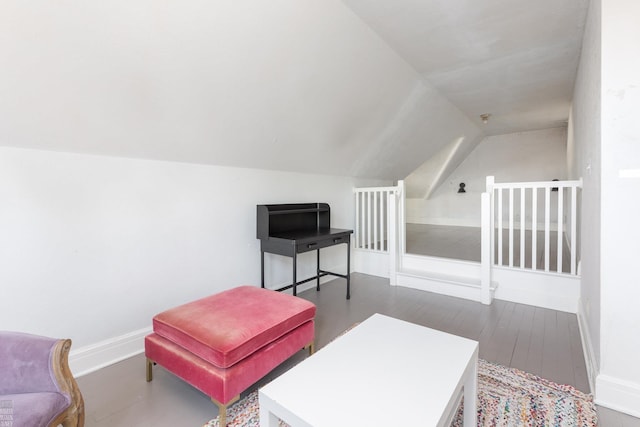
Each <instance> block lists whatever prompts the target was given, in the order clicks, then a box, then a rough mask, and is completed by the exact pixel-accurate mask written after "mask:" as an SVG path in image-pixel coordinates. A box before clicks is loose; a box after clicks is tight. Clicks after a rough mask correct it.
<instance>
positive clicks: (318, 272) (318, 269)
mask: <svg viewBox="0 0 640 427" xmlns="http://www.w3.org/2000/svg"><path fill="white" fill-rule="evenodd" d="M316 252H317V253H318V262H317V264H316V274H317V275H318V283H317V284H316V291H319V290H320V249H317V250H316Z"/></svg>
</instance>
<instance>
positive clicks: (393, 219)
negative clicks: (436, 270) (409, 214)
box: [387, 191, 398, 286]
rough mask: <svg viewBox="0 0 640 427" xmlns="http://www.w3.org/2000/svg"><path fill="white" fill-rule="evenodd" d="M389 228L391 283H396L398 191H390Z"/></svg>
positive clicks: (393, 284)
mask: <svg viewBox="0 0 640 427" xmlns="http://www.w3.org/2000/svg"><path fill="white" fill-rule="evenodd" d="M388 221H389V222H388V223H387V230H388V231H389V234H388V237H389V243H388V244H389V284H390V285H391V286H395V285H396V273H397V270H398V193H397V192H395V191H394V192H391V193H389V215H388Z"/></svg>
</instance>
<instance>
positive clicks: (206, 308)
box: [153, 286, 316, 368]
mask: <svg viewBox="0 0 640 427" xmlns="http://www.w3.org/2000/svg"><path fill="white" fill-rule="evenodd" d="M315 314H316V306H315V305H314V304H312V303H310V302H309V301H306V300H304V299H302V298H298V297H294V296H291V295H287V294H283V293H280V292H276V291H272V290H269V289H262V288H258V287H254V286H240V287H237V288H233V289H230V290H227V291H224V292H221V293H218V294H215V295H212V296H210V297H206V298H202V299H200V300H197V301H193V302H190V303H187V304H184V305H181V306H178V307H175V308H173V309H170V310H167V311H165V312H162V313H160V314H158V315H157V316H155V317H154V318H153V330H154V332H155V333H157V334H158V335H160V336H162V337H164V338H166V339H168V340H169V341H172V342H174V343H176V344H178V345H179V346H180V347H183V348H185V349H187V350H189V351H190V352H192V353H193V354H195V355H197V356H199V357H201V358H202V359H204V360H206V361H207V362H209V363H211V364H213V365H215V366H218V367H220V368H227V367H229V366H232V365H234V364H235V363H237V362H238V361H240V360H242V359H244V358H245V357H247V356H248V355H250V354H252V353H254V352H255V351H256V350H258V349H260V348H262V347H264V346H265V345H267V344H269V343H271V342H273V341H275V340H277V339H278V338H279V337H281V336H283V335H285V334H287V333H288V332H290V331H292V330H294V329H296V328H297V327H298V326H300V325H302V324H303V323H305V322H308V321H310V320H312V319H313V318H314V317H315Z"/></svg>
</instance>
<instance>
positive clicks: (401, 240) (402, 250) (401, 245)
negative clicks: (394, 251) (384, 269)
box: [396, 180, 407, 268]
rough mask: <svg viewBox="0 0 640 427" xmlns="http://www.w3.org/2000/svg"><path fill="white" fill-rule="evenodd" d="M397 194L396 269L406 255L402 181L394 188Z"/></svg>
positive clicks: (405, 221)
mask: <svg viewBox="0 0 640 427" xmlns="http://www.w3.org/2000/svg"><path fill="white" fill-rule="evenodd" d="M396 188H397V191H396V193H397V194H398V218H396V220H397V221H398V264H397V267H398V268H402V257H403V256H404V254H406V253H407V239H406V238H407V232H406V230H407V216H406V213H405V206H406V203H405V202H406V197H405V191H404V181H403V180H399V181H398V186H397V187H396Z"/></svg>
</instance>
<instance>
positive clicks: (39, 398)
mask: <svg viewBox="0 0 640 427" xmlns="http://www.w3.org/2000/svg"><path fill="white" fill-rule="evenodd" d="M0 400H4V401H9V402H11V404H10V405H9V406H10V409H11V412H12V417H13V424H10V425H11V427H45V426H48V425H49V423H51V421H53V419H54V418H55V417H57V416H58V415H60V414H61V413H62V411H63V410H65V409H66V408H67V407H68V406H69V400H68V399H67V397H66V396H65V395H63V394H61V393H55V392H42V393H22V394H9V395H6V396H0ZM5 409H7V408H5Z"/></svg>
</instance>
